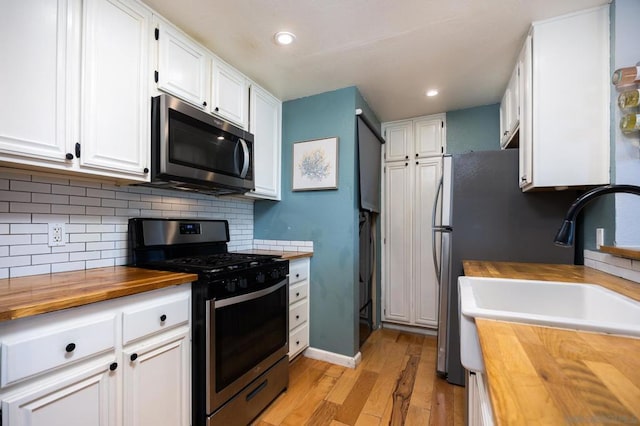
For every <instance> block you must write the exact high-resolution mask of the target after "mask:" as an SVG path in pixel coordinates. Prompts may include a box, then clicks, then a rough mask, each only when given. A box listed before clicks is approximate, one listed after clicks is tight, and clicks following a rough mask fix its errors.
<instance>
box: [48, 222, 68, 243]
mask: <svg viewBox="0 0 640 426" xmlns="http://www.w3.org/2000/svg"><path fill="white" fill-rule="evenodd" d="M65 238H66V237H65V235H64V223H50V224H49V247H54V246H63V245H64V244H65V242H64V240H65Z"/></svg>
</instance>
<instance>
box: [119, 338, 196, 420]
mask: <svg viewBox="0 0 640 426" xmlns="http://www.w3.org/2000/svg"><path fill="white" fill-rule="evenodd" d="M189 336H190V333H189V332H188V331H186V332H184V331H183V332H181V333H178V334H175V333H174V334H170V335H169V334H168V335H165V336H163V337H161V338H158V339H155V340H148V341H146V342H142V343H141V344H139V345H135V346H131V347H130V349H127V350H125V351H124V364H125V365H124V386H123V389H124V395H123V396H124V426H147V425H153V426H188V425H189V420H190V418H189V404H190V391H189V389H190V386H191V382H190V378H189V374H190V372H191V369H190V363H189V352H190V351H189Z"/></svg>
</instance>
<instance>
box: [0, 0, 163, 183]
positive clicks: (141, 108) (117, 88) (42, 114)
mask: <svg viewBox="0 0 640 426" xmlns="http://www.w3.org/2000/svg"><path fill="white" fill-rule="evenodd" d="M150 18H151V14H150V12H149V11H148V9H146V7H144V6H141V5H140V4H139V3H137V2H134V1H131V0H83V1H80V0H72V1H63V0H60V1H58V2H53V1H28V2H26V1H25V2H4V3H3V5H2V13H0V37H1V39H2V40H3V41H4V42H3V43H2V44H0V55H2V58H3V65H2V67H0V68H1V70H0V91H1V92H2V93H3V102H2V106H1V107H0V161H4V162H10V163H11V164H12V165H13V166H15V167H29V168H37V169H42V170H51V169H54V170H57V171H63V172H72V173H83V174H90V175H95V176H103V177H109V178H113V179H115V180H123V181H148V167H149V149H148V146H149V127H150V115H149V108H150V101H149V92H148V87H149V85H148V65H147V64H148V45H149V22H150Z"/></svg>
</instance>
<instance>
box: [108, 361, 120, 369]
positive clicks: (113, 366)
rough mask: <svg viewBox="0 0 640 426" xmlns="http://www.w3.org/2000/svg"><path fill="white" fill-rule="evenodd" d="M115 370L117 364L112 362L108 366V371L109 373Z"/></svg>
mask: <svg viewBox="0 0 640 426" xmlns="http://www.w3.org/2000/svg"><path fill="white" fill-rule="evenodd" d="M116 368H118V363H117V362H112V363H111V365H110V366H109V370H111V371H116Z"/></svg>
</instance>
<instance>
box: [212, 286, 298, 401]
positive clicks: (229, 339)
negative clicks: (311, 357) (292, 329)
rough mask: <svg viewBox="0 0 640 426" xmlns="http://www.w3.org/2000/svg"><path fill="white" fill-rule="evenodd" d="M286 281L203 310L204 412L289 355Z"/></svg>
mask: <svg viewBox="0 0 640 426" xmlns="http://www.w3.org/2000/svg"><path fill="white" fill-rule="evenodd" d="M288 283H289V279H288V278H285V279H284V280H282V281H279V282H277V283H275V284H274V285H272V286H270V287H268V288H265V289H262V290H258V291H255V292H253V293H248V294H243V295H240V296H235V297H230V298H227V299H221V300H210V301H208V302H207V306H206V321H207V324H208V325H209V327H208V328H209V330H208V335H207V342H206V348H207V356H206V360H207V364H206V365H207V371H206V377H207V413H208V414H211V413H212V412H214V411H215V410H217V409H218V408H219V407H220V406H222V405H223V404H224V403H225V402H227V401H228V400H229V399H231V398H232V397H233V396H234V395H235V394H237V393H238V392H240V391H241V390H242V389H243V388H244V387H245V386H247V385H248V384H249V383H251V381H252V380H254V379H255V378H257V377H258V376H259V375H260V374H262V373H263V372H264V371H266V370H267V369H268V368H269V367H271V366H272V365H273V364H275V363H276V362H277V361H278V360H280V359H282V357H284V356H287V353H288V352H289V342H288V337H289V314H288V312H289V292H288V285H287V284H288Z"/></svg>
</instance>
